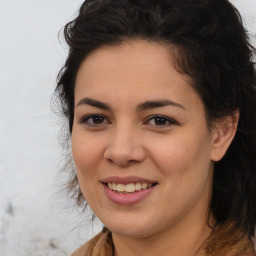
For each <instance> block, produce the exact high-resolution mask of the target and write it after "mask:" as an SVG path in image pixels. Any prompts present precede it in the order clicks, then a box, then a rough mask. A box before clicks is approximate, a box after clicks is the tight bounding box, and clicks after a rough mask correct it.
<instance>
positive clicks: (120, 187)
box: [116, 184, 125, 192]
mask: <svg viewBox="0 0 256 256" xmlns="http://www.w3.org/2000/svg"><path fill="white" fill-rule="evenodd" d="M116 188H117V191H118V192H124V191H125V185H124V184H117V187H116Z"/></svg>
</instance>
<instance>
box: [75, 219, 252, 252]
mask: <svg viewBox="0 0 256 256" xmlns="http://www.w3.org/2000/svg"><path fill="white" fill-rule="evenodd" d="M71 256H114V244H113V240H112V235H111V232H110V231H109V230H108V229H106V228H104V229H103V230H102V232H100V233H99V234H98V235H96V236H95V237H94V238H92V239H91V240H90V241H88V242H87V243H86V244H84V245H83V246H81V247H80V248H79V249H77V250H76V251H75V252H74V253H73V254H72V255H71ZM194 256H256V254H255V250H254V246H253V243H252V241H251V240H250V239H249V238H248V236H247V235H246V234H245V233H244V232H243V231H241V230H240V229H239V228H237V227H236V225H235V224H234V223H233V222H228V223H226V224H224V225H219V226H218V227H216V228H215V229H214V230H213V231H212V232H211V234H210V235H209V237H208V238H207V239H206V240H205V241H204V243H203V244H202V245H201V247H200V248H199V250H198V251H197V252H196V254H195V255H194Z"/></svg>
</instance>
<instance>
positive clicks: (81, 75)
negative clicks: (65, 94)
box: [75, 40, 196, 102]
mask: <svg viewBox="0 0 256 256" xmlns="http://www.w3.org/2000/svg"><path fill="white" fill-rule="evenodd" d="M194 94H196V93H195V91H194V89H193V88H192V86H191V85H190V82H189V78H188V77H187V76H185V75H183V74H181V73H180V72H178V71H176V70H175V68H174V67H173V65H172V59H171V54H170V50H169V49H168V48H167V47H166V46H164V45H162V44H158V43H152V42H148V41H143V40H136V41H130V42H125V43H123V44H120V45H117V46H104V47H101V48H99V49H97V50H95V51H93V52H92V53H91V54H89V55H88V56H87V57H86V59H85V60H84V61H83V62H82V64H81V66H80V68H79V70H78V74H77V78H76V85H75V101H76V102H77V101H79V99H81V98H82V97H95V95H97V97H98V99H100V100H106V96H107V100H109V101H110V100H111V99H115V98H116V97H117V95H118V96H119V100H120V101H121V102H125V101H126V100H127V99H128V98H129V99H130V100H131V99H132V100H136V99H138V100H141V101H143V100H148V99H149V98H163V97H170V98H172V97H176V98H177V99H178V100H182V98H183V97H185V96H186V95H187V96H186V97H187V99H186V100H187V101H190V100H191V99H192V98H191V97H190V96H191V95H193V96H195V95H194ZM186 97H185V98H186Z"/></svg>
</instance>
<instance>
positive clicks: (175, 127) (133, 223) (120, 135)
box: [72, 40, 213, 238]
mask: <svg viewBox="0 0 256 256" xmlns="http://www.w3.org/2000/svg"><path fill="white" fill-rule="evenodd" d="M168 56H169V55H168V50H167V49H166V48H165V47H164V46H161V45H159V44H157V43H152V42H147V41H142V40H137V41H132V42H127V43H124V44H122V45H119V46H108V47H107V46H106V47H102V48H100V49H97V50H95V51H94V52H92V53H91V54H90V55H89V56H88V57H87V58H86V59H85V60H84V62H83V63H82V64H81V67H80V69H79V71H78V74H77V79H76V84H75V112H74V114H75V116H74V124H73V131H72V150H73V156H74V161H75V165H76V169H77V175H78V180H79V184H80V187H81V190H82V192H83V195H84V197H85V198H86V201H87V202H88V204H89V205H90V207H91V209H92V210H93V212H94V213H95V214H96V215H97V217H98V218H99V219H100V220H101V221H102V222H103V223H104V224H105V225H106V226H107V227H108V228H109V229H110V230H111V231H112V232H113V233H116V234H121V235H124V236H128V237H137V238H138V237H147V236H153V235H154V234H158V233H159V232H166V231H168V230H171V229H173V230H174V229H175V228H176V227H180V226H181V225H187V224H188V223H197V222H200V221H201V222H202V221H203V222H205V221H206V218H207V213H208V212H207V210H208V205H209V200H210V197H211V183H212V168H211V167H210V166H211V154H212V147H213V146H212V144H213V143H212V140H213V138H212V134H211V133H210V132H209V130H208V128H207V124H206V119H205V110H204V105H203V103H202V101H201V100H200V98H199V96H198V95H197V93H196V92H195V91H194V89H193V88H192V87H191V85H189V82H188V80H189V79H188V78H187V77H185V76H184V75H182V74H181V73H178V72H177V71H176V70H175V69H174V67H173V66H172V64H171V61H170V58H169V57H168Z"/></svg>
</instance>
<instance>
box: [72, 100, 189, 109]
mask: <svg viewBox="0 0 256 256" xmlns="http://www.w3.org/2000/svg"><path fill="white" fill-rule="evenodd" d="M80 105H89V106H92V107H96V108H100V109H103V110H111V107H110V106H109V105H108V104H107V103H105V102H102V101H98V100H95V99H92V98H83V99H81V100H80V101H79V102H78V103H77V105H76V107H78V106H80ZM165 106H174V107H178V108H181V109H183V110H186V109H185V108H184V107H183V106H182V105H181V104H179V103H177V102H174V101H172V100H166V99H163V100H151V101H145V102H143V103H140V104H139V105H138V106H137V107H136V111H137V112H141V111H144V110H149V109H153V108H159V107H165Z"/></svg>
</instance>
